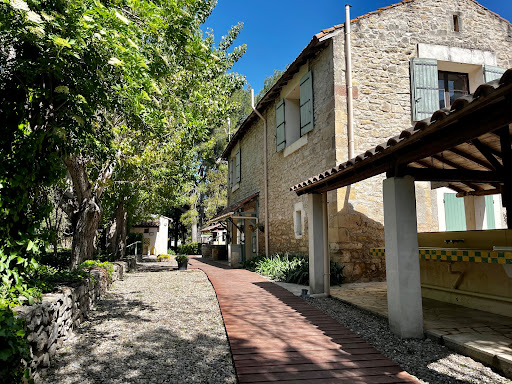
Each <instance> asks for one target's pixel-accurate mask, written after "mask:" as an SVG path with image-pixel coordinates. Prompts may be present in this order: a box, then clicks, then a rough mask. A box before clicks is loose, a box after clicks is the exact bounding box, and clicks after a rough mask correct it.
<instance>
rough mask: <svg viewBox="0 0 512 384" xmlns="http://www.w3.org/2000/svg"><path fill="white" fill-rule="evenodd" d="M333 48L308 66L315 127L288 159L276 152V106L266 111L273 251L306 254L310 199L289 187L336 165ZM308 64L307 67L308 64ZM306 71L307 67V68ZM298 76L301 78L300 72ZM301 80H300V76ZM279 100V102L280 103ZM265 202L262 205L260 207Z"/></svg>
mask: <svg viewBox="0 0 512 384" xmlns="http://www.w3.org/2000/svg"><path fill="white" fill-rule="evenodd" d="M331 58H332V48H331V46H330V45H329V46H328V47H327V48H325V49H324V50H323V51H321V52H320V54H319V55H318V56H317V57H316V58H315V59H313V60H311V61H310V63H309V68H310V70H311V72H312V75H313V94H314V98H313V111H314V116H313V119H314V128H313V130H312V131H311V132H309V133H307V134H306V137H307V143H306V144H305V145H304V146H303V147H301V148H299V149H298V150H296V151H295V152H293V153H290V154H288V156H285V152H286V149H285V150H282V151H280V152H276V137H275V136H276V125H275V104H274V105H273V106H271V107H270V108H268V109H267V111H266V117H267V121H268V127H269V130H268V142H269V147H268V156H269V160H268V177H269V212H270V216H269V221H270V232H269V233H270V238H269V248H270V252H271V253H274V252H295V253H302V254H307V253H308V249H309V245H308V217H307V211H308V199H307V196H300V197H299V196H297V195H296V194H295V193H294V192H290V190H289V189H290V186H292V185H294V184H297V183H299V182H301V181H303V180H304V179H305V178H307V177H309V176H311V175H314V174H318V173H320V172H322V171H324V170H326V169H327V168H329V167H333V166H334V165H335V158H334V153H335V152H334V141H333V137H334V98H333V67H332V60H331ZM305 65H307V64H305ZM304 70H305V71H307V68H305V69H304ZM296 76H300V73H298V74H297V75H296ZM299 78H300V77H299ZM277 101H278V100H276V102H277ZM296 204H299V205H300V204H302V208H303V210H302V215H303V216H304V226H303V228H302V236H295V231H294V221H293V216H294V212H295V206H296ZM262 206H263V202H261V203H260V207H262Z"/></svg>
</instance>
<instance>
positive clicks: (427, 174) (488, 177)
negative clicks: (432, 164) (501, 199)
mask: <svg viewBox="0 0 512 384" xmlns="http://www.w3.org/2000/svg"><path fill="white" fill-rule="evenodd" d="M402 172H403V174H401V175H397V176H405V175H410V176H413V177H414V179H415V180H416V181H453V182H459V183H465V182H469V183H489V182H498V183H502V182H503V181H504V176H503V175H502V174H499V173H497V172H491V171H473V170H468V169H438V168H414V167H406V168H403V169H402V170H401V172H400V173H402Z"/></svg>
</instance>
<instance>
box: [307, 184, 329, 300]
mask: <svg viewBox="0 0 512 384" xmlns="http://www.w3.org/2000/svg"><path fill="white" fill-rule="evenodd" d="M322 200H323V197H322V195H319V194H309V195H308V237H309V291H310V292H311V293H312V294H316V293H324V292H325V291H324V234H323V232H324V220H323V216H324V210H323V204H322Z"/></svg>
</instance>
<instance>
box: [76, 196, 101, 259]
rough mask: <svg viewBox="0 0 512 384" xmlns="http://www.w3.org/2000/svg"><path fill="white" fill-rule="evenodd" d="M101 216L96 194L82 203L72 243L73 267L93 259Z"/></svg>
mask: <svg viewBox="0 0 512 384" xmlns="http://www.w3.org/2000/svg"><path fill="white" fill-rule="evenodd" d="M100 218H101V205H100V202H99V200H98V199H97V198H96V196H92V197H90V198H86V199H84V200H83V201H82V204H80V209H79V211H78V213H77V220H76V224H75V226H74V228H73V243H72V245H71V268H74V267H76V266H77V265H79V264H81V263H83V262H84V261H85V260H89V259H92V257H93V256H94V254H95V252H96V236H97V231H98V225H99V222H100Z"/></svg>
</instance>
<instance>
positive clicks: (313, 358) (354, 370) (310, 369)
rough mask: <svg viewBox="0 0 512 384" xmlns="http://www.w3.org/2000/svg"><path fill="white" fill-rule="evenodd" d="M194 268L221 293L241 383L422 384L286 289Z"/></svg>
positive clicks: (247, 276)
mask: <svg viewBox="0 0 512 384" xmlns="http://www.w3.org/2000/svg"><path fill="white" fill-rule="evenodd" d="M190 263H191V266H192V267H195V266H198V267H200V268H201V269H202V270H203V271H205V272H206V273H207V275H208V278H209V279H210V281H211V282H212V284H213V286H214V288H215V291H216V294H217V297H218V298H219V306H220V309H221V313H222V315H223V318H224V322H225V326H226V333H227V336H228V340H229V343H230V346H231V352H232V356H233V361H234V364H235V369H236V371H237V376H238V379H239V382H240V383H246V382H247V383H250V382H260V383H261V382H274V383H275V382H287V383H290V382H301V383H305V382H307V383H322V384H323V383H326V382H329V380H331V379H334V380H336V382H347V383H363V382H364V383H373V382H375V383H393V382H396V383H398V382H410V383H417V381H414V380H412V381H411V380H410V379H409V376H407V375H406V374H405V373H404V372H403V371H402V369H401V368H400V367H399V366H398V365H397V364H396V363H394V362H393V361H391V360H389V359H387V358H386V357H384V356H383V355H382V354H381V353H379V352H378V351H377V350H375V348H373V347H372V346H371V345H370V344H368V343H367V342H366V341H364V340H363V339H361V338H360V337H359V336H358V335H356V334H354V333H353V332H351V331H350V330H348V329H347V328H345V327H344V326H342V325H341V324H340V323H338V322H337V321H335V320H334V319H332V318H331V317H329V316H328V315H326V314H324V313H323V312H321V311H319V310H318V309H316V308H313V307H311V306H309V305H308V304H307V303H305V302H304V300H302V299H300V298H297V297H296V296H294V295H292V294H291V293H290V292H288V291H286V290H285V289H283V288H281V287H279V286H277V285H275V284H273V283H271V282H268V281H267V280H265V279H263V278H261V277H260V276H258V275H256V274H254V273H251V272H248V271H245V270H228V269H220V268H216V267H214V266H212V265H208V264H206V263H202V262H200V261H199V260H196V259H191V262H190ZM403 375H406V376H403ZM361 380H362V381H361Z"/></svg>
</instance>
